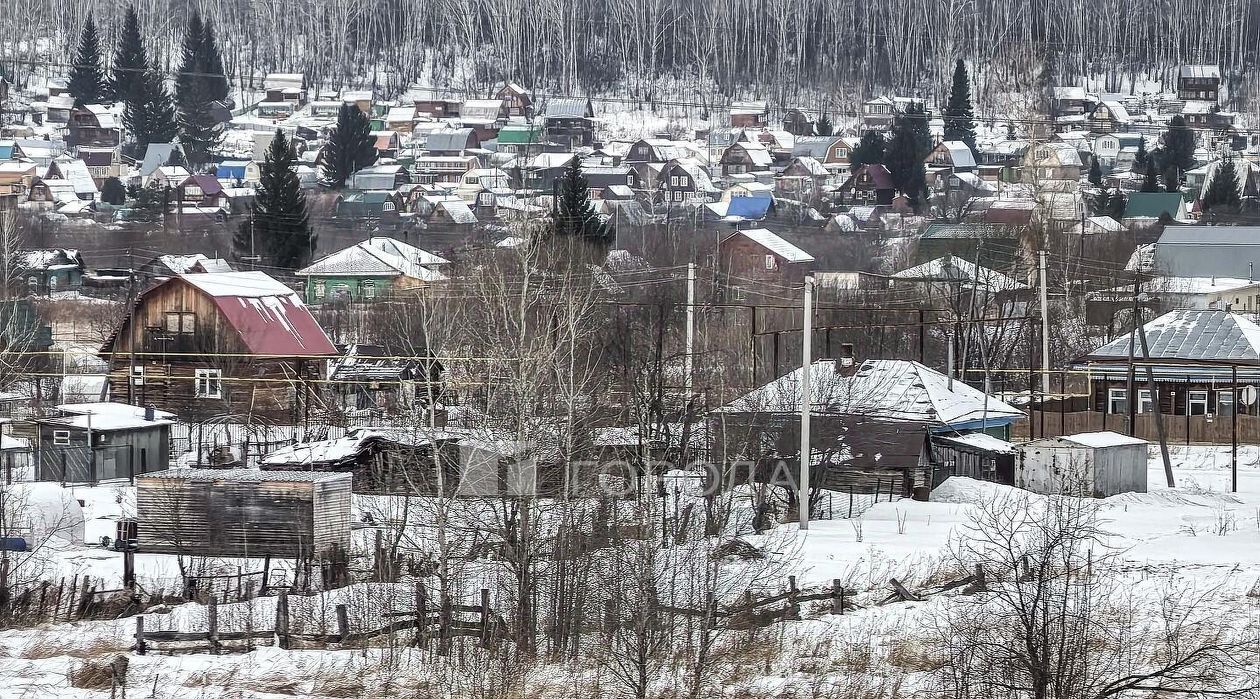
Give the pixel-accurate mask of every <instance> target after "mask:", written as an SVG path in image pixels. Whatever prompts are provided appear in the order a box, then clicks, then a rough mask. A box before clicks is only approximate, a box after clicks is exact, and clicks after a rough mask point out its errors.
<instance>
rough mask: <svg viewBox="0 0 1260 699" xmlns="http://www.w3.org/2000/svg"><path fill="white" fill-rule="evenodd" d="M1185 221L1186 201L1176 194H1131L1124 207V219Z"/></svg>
mask: <svg viewBox="0 0 1260 699" xmlns="http://www.w3.org/2000/svg"><path fill="white" fill-rule="evenodd" d="M1164 216H1168V218H1170V219H1173V220H1175V221H1184V220H1185V219H1186V200H1185V198H1184V197H1182V196H1181V194H1180V193H1178V192H1133V193H1132V194H1130V195H1129V199H1128V204H1127V205H1126V206H1125V207H1124V217H1125V218H1126V219H1135V218H1148V219H1160V218H1163V217H1164Z"/></svg>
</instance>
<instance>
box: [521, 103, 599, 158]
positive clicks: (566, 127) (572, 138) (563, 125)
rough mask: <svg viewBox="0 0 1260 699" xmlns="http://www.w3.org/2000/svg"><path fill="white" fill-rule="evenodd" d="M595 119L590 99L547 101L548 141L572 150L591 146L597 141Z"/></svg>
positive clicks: (546, 127) (545, 116)
mask: <svg viewBox="0 0 1260 699" xmlns="http://www.w3.org/2000/svg"><path fill="white" fill-rule="evenodd" d="M594 118H595V110H594V109H593V108H592V107H591V101H590V100H589V99H584V98H581V97H566V98H560V97H553V98H551V99H549V100H547V106H546V108H545V109H544V111H543V128H544V129H545V132H546V137H547V140H548V141H551V142H552V143H558V144H560V145H561V146H562V147H567V148H568V149H569V150H572V149H574V148H577V147H579V146H589V145H591V142H592V141H593V140H595V122H594V121H593V120H594ZM500 138H502V134H501V133H500Z"/></svg>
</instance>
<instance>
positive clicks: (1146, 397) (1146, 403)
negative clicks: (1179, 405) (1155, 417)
mask: <svg viewBox="0 0 1260 699" xmlns="http://www.w3.org/2000/svg"><path fill="white" fill-rule="evenodd" d="M1154 410H1155V408H1154V403H1153V402H1152V401H1151V391H1150V389H1146V388H1143V389H1141V390H1139V391H1138V404H1137V411H1138V412H1139V413H1150V412H1154Z"/></svg>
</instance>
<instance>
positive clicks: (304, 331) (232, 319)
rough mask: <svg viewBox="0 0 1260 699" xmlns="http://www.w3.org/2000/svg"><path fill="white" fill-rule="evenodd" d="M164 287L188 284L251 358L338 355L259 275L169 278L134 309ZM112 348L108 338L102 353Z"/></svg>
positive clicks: (282, 291) (276, 286)
mask: <svg viewBox="0 0 1260 699" xmlns="http://www.w3.org/2000/svg"><path fill="white" fill-rule="evenodd" d="M167 284H187V285H188V286H190V287H192V288H193V289H195V290H197V292H198V293H201V294H203V295H205V296H206V297H208V298H209V299H210V300H211V301H212V302H213V303H214V305H215V307H216V308H218V309H219V312H220V313H221V314H222V315H223V318H224V319H225V320H226V321H227V325H228V326H229V327H231V328H232V329H233V330H234V331H235V332H236V333H237V335H238V336H239V337H240V339H241V342H242V343H243V344H244V345H245V347H246V349H247V350H248V351H249V352H250V353H251V354H255V355H261V356H274V357H321V356H328V355H335V354H337V348H336V347H335V346H334V345H333V343H332V341H331V340H329V339H328V335H326V334H325V333H324V330H323V329H322V328H320V327H319V323H318V322H316V321H315V317H314V316H312V315H311V312H310V310H308V309H307V308H306V306H305V305H303V304H302V300H301V299H299V298H298V295H297V294H296V293H294V292H293V290H292V289H290V288H289V287H287V286H285V285H284V284H281V283H280V282H278V281H276V280H275V279H272V278H271V277H269V276H267V275H266V274H265V273H263V272H219V273H215V274H184V275H180V276H178V277H172V278H171V279H169V280H167V281H165V282H163V283H161V284H159V285H157V286H155V287H153V288H152V289H149V290H148V291H146V292H145V293H144V294H142V295H141V297H140V299H139V300H138V301H137V304H138V303H140V302H142V301H143V299H144V298H146V297H147V296H149V295H150V294H152V293H153V292H154V291H156V290H157V289H161V288H163V287H164V286H166V285H167ZM112 344H113V338H111V339H110V341H109V342H108V343H106V348H107V349H108V348H109V347H110V346H111V345H112Z"/></svg>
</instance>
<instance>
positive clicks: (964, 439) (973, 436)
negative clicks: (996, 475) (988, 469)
mask: <svg viewBox="0 0 1260 699" xmlns="http://www.w3.org/2000/svg"><path fill="white" fill-rule="evenodd" d="M938 439H940V440H941V441H944V442H953V443H955V444H961V445H963V446H968V447H973V448H975V449H982V450H984V451H989V452H994V453H996V454H1010V453H1013V452H1014V451H1015V445H1014V444H1011V443H1010V442H1008V441H1006V440H1002V439H998V438H997V437H994V436H993V435H990V434H986V433H984V432H972V433H970V434H960V435H957V436H950V437H938Z"/></svg>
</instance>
